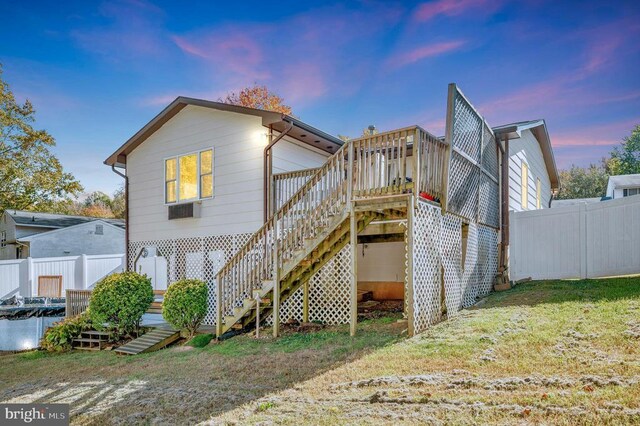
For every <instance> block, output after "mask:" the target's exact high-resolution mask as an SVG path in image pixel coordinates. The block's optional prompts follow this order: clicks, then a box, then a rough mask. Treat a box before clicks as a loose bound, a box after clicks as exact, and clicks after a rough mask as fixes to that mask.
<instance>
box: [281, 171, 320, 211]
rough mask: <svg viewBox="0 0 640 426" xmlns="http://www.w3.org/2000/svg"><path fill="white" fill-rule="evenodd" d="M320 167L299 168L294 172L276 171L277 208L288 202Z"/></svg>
mask: <svg viewBox="0 0 640 426" xmlns="http://www.w3.org/2000/svg"><path fill="white" fill-rule="evenodd" d="M318 170H319V169H318V168H313V169H304V170H297V171H294V172H285V173H276V174H274V175H273V192H274V198H275V210H276V211H277V210H278V209H279V208H280V207H282V206H283V205H284V203H286V202H287V201H288V200H289V198H291V197H292V196H293V194H295V193H296V192H298V190H300V188H302V186H303V185H304V184H305V183H307V181H308V180H309V178H310V177H311V176H313V175H315V174H316V173H317V172H318Z"/></svg>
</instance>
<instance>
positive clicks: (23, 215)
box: [6, 210, 125, 229]
mask: <svg viewBox="0 0 640 426" xmlns="http://www.w3.org/2000/svg"><path fill="white" fill-rule="evenodd" d="M6 213H7V214H8V215H9V216H11V218H12V219H13V220H14V222H15V223H16V225H19V226H33V227H41V228H66V227H68V226H74V225H78V224H80V223H87V222H93V221H96V220H100V221H103V222H106V223H109V224H111V225H114V226H117V227H119V228H122V229H124V227H125V222H124V220H122V219H104V218H99V217H88V216H69V215H64V214H55V213H38V212H28V211H23V210H6Z"/></svg>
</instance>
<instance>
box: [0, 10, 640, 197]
mask: <svg viewBox="0 0 640 426" xmlns="http://www.w3.org/2000/svg"><path fill="white" fill-rule="evenodd" d="M304 3H305V2H301V1H299V0H298V1H280V2H275V3H273V4H268V2H265V1H246V0H243V1H235V2H169V1H167V2H153V3H152V2H147V1H143V0H125V1H111V2H103V3H101V2H97V1H77V2H66V1H65V2H41V3H38V2H32V1H24V2H2V3H1V4H0V17H1V18H0V22H1V23H2V25H0V35H1V40H2V42H1V43H0V62H2V64H3V68H4V74H3V78H4V79H5V80H6V81H7V82H8V83H9V84H10V85H11V88H12V90H13V91H14V93H15V94H16V96H17V97H18V99H19V100H21V101H22V100H24V99H26V98H28V99H30V100H31V101H32V102H33V103H34V105H35V107H36V110H37V126H38V127H40V128H45V129H47V130H48V131H49V132H50V133H51V134H52V135H53V136H54V137H55V138H56V140H57V147H56V148H55V153H56V154H57V155H58V157H59V158H60V160H61V161H62V163H63V165H64V166H65V168H66V169H67V170H68V171H70V172H72V173H73V174H74V175H75V176H76V177H77V178H78V179H80V181H81V182H82V183H83V185H84V186H85V188H86V190H87V191H93V190H102V191H105V192H109V193H111V192H113V190H115V189H116V188H117V187H118V186H119V185H120V183H121V178H119V177H117V176H116V175H114V174H113V173H112V172H111V170H110V169H109V168H108V167H107V166H104V165H103V164H102V162H103V160H104V159H105V158H106V157H107V156H108V155H109V154H111V153H112V152H113V151H114V150H115V149H116V148H117V147H119V146H120V145H121V144H122V143H124V142H125V141H126V140H127V139H128V138H129V137H130V136H132V135H133V134H134V133H135V132H136V131H137V130H139V129H140V128H141V127H142V126H143V125H144V124H146V123H147V121H148V120H150V119H151V118H152V117H153V116H154V115H156V114H157V113H158V112H159V111H160V110H162V108H164V107H165V106H166V105H167V104H168V103H169V102H171V101H172V100H173V99H174V98H175V97H176V96H178V95H185V96H192V97H198V98H204V99H211V100H217V99H218V98H220V97H222V96H224V95H225V94H226V93H228V92H229V91H237V90H238V89H241V88H243V87H245V86H247V85H251V84H253V83H258V84H265V85H267V86H268V87H269V88H270V89H272V90H274V91H275V92H277V93H279V94H280V95H281V96H283V97H284V98H285V101H286V103H287V104H289V105H291V106H292V108H293V111H294V114H295V115H296V116H298V117H299V118H300V119H302V120H303V121H305V122H307V123H309V124H311V125H313V126H315V127H318V128H320V129H322V130H324V131H326V132H328V133H331V134H334V135H335V134H343V135H350V136H357V135H359V134H360V133H361V131H362V129H363V128H365V127H367V125H369V124H375V125H376V126H377V127H378V128H379V129H380V130H390V129H393V128H397V127H404V126H408V125H413V124H419V125H421V126H423V127H424V128H426V129H427V130H428V131H430V132H431V133H434V134H436V135H441V134H443V133H444V114H445V108H446V93H447V84H448V83H450V82H456V83H457V84H458V85H459V86H460V87H461V89H462V90H463V91H464V93H465V94H466V95H467V97H468V98H469V99H470V100H471V102H472V103H474V104H475V106H476V107H477V108H478V109H479V110H480V112H481V113H482V114H484V115H485V117H486V118H487V120H488V122H489V124H490V125H492V126H497V125H501V124H506V123H509V122H514V121H522V120H530V119H538V118H544V119H546V121H547V125H548V128H549V132H550V136H551V140H552V143H553V146H554V150H555V155H556V160H557V162H558V166H559V167H560V168H565V167H568V166H570V165H571V164H572V163H574V164H577V165H587V164H589V163H591V162H598V161H599V160H600V158H601V157H602V156H603V155H606V154H607V153H608V152H609V151H610V149H611V147H612V146H614V145H616V144H618V143H619V142H620V140H621V139H622V138H623V137H624V136H625V135H628V134H629V133H630V131H631V129H632V127H633V126H634V125H635V124H640V1H638V0H635V1H616V0H614V1H600V2H596V1H574V2H570V1H558V0H555V1H537V0H535V1H514V2H509V1H491V0H436V1H432V2H422V3H420V2H416V3H409V2H397V3H396V2H375V1H361V2H349V3H346V2H345V3H331V2H328V3H325V4H321V2H309V4H308V5H305V4H304Z"/></svg>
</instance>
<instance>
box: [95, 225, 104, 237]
mask: <svg viewBox="0 0 640 426" xmlns="http://www.w3.org/2000/svg"><path fill="white" fill-rule="evenodd" d="M96 235H104V228H103V225H96Z"/></svg>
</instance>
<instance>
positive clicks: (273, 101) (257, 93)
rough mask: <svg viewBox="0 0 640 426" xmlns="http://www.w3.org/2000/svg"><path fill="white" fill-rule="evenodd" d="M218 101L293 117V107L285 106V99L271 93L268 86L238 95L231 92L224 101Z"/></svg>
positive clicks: (246, 90) (255, 86) (253, 87)
mask: <svg viewBox="0 0 640 426" xmlns="http://www.w3.org/2000/svg"><path fill="white" fill-rule="evenodd" d="M218 101H219V102H224V103H226V104H232V105H240V106H244V107H248V108H257V109H264V110H267V111H275V112H281V113H283V114H287V115H291V107H290V106H287V105H284V104H283V102H284V99H282V98H281V97H280V96H278V95H276V94H275V93H273V92H271V91H270V90H269V89H268V88H267V86H258V85H257V84H254V85H253V86H251V87H246V88H244V89H242V90H241V91H240V92H238V93H236V92H231V93H229V94H228V95H227V96H226V97H225V98H224V99H222V98H220V99H218Z"/></svg>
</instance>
